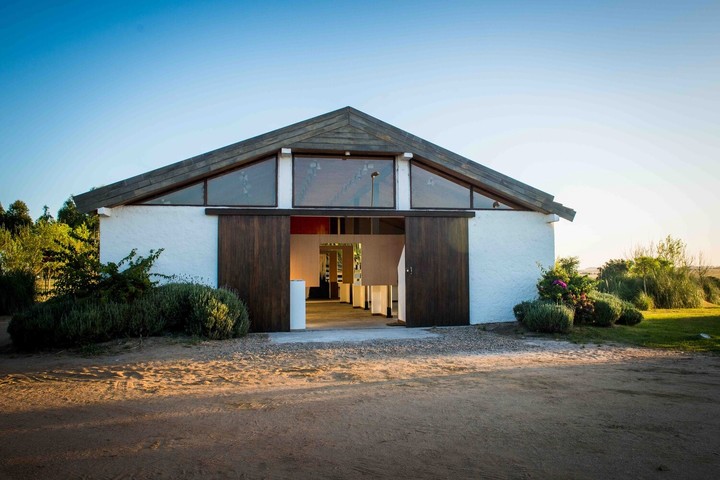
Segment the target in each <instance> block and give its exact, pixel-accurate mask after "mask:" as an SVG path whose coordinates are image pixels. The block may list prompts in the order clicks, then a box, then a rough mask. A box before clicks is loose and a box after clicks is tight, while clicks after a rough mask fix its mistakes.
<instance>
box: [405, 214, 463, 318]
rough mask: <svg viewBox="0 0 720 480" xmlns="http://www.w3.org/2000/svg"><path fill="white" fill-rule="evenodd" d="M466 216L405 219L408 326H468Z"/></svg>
mask: <svg viewBox="0 0 720 480" xmlns="http://www.w3.org/2000/svg"><path fill="white" fill-rule="evenodd" d="M468 282H469V280H468V223H467V218H447V217H407V218H406V219H405V286H406V293H405V295H406V296H405V309H406V316H407V318H406V323H407V326H408V327H429V326H433V325H437V326H442V325H468V324H469V323H470V298H469V287H468Z"/></svg>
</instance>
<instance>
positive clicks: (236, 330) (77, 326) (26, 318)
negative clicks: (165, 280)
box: [8, 284, 249, 350]
mask: <svg viewBox="0 0 720 480" xmlns="http://www.w3.org/2000/svg"><path fill="white" fill-rule="evenodd" d="M248 327H249V320H248V313H247V308H246V307H245V304H244V303H243V302H242V301H241V300H240V299H238V298H237V296H236V295H235V294H234V293H232V292H230V291H229V290H224V289H213V288H211V287H208V286H205V285H197V284H169V285H163V286H160V287H154V288H151V289H150V290H149V291H146V292H145V293H144V294H143V295H141V296H139V297H138V298H137V299H136V300H135V301H134V302H132V303H120V302H115V301H112V300H109V299H107V298H98V297H89V298H76V297H72V296H65V297H58V298H53V299H51V300H48V301H46V302H43V303H38V304H35V305H33V306H31V307H30V308H28V309H27V310H25V311H23V312H21V313H19V314H17V315H15V316H14V317H13V318H12V320H11V321H10V325H9V326H8V332H9V333H10V336H11V338H12V340H13V343H14V344H15V346H17V347H18V348H20V349H23V350H36V349H42V348H57V347H76V346H82V345H86V344H88V343H92V342H102V341H106V340H110V339H113V338H122V337H125V336H131V337H144V336H152V335H160V334H162V333H163V332H177V331H186V332H189V333H193V334H197V335H200V336H203V337H205V338H212V339H220V338H230V337H233V336H235V337H239V336H243V335H245V334H246V333H247V331H248Z"/></svg>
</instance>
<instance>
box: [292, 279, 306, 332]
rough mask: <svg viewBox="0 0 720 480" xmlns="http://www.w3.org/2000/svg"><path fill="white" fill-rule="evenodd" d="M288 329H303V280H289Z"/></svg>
mask: <svg viewBox="0 0 720 480" xmlns="http://www.w3.org/2000/svg"><path fill="white" fill-rule="evenodd" d="M290 330H305V280H290Z"/></svg>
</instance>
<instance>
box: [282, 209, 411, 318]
mask: <svg viewBox="0 0 720 480" xmlns="http://www.w3.org/2000/svg"><path fill="white" fill-rule="evenodd" d="M290 233H291V234H290V275H291V279H292V280H303V281H304V282H305V316H306V325H305V328H306V329H338V328H390V327H389V326H388V324H392V323H396V324H397V323H398V313H399V310H400V304H399V303H400V302H399V297H398V286H399V282H398V278H399V275H398V266H399V262H400V257H401V255H402V252H403V248H404V245H405V219H404V218H402V217H398V218H396V217H383V218H353V217H291V232H290ZM403 272H404V269H403ZM402 281H403V282H404V276H403V278H402ZM403 307H404V305H403Z"/></svg>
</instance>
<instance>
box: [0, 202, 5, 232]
mask: <svg viewBox="0 0 720 480" xmlns="http://www.w3.org/2000/svg"><path fill="white" fill-rule="evenodd" d="M0 228H5V208H4V207H3V206H2V202H0Z"/></svg>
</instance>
